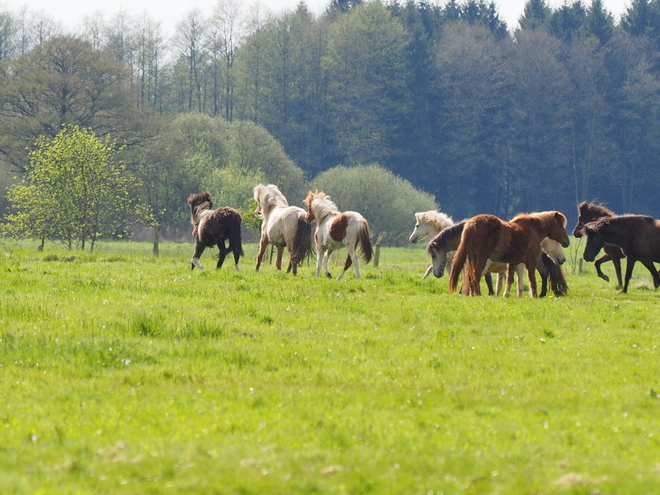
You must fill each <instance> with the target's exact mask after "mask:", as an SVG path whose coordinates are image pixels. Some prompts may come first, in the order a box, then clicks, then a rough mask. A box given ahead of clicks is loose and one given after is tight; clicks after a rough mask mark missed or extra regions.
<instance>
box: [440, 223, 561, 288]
mask: <svg viewBox="0 0 660 495" xmlns="http://www.w3.org/2000/svg"><path fill="white" fill-rule="evenodd" d="M544 237H549V238H550V239H553V240H555V241H557V242H559V243H560V244H561V245H562V246H563V247H568V245H569V242H570V241H569V239H568V234H567V233H566V217H565V216H564V215H563V214H562V213H560V212H558V211H545V212H541V213H530V214H523V215H517V216H516V217H514V218H513V219H512V220H511V221H510V222H505V221H504V220H501V219H499V218H498V217H496V216H494V215H487V214H486V215H477V216H476V217H473V218H471V219H469V220H467V221H466V223H465V226H464V227H463V234H462V235H461V243H460V245H459V246H458V250H457V251H456V255H455V257H454V262H453V264H452V269H451V273H450V276H449V290H450V291H451V292H454V291H455V290H456V285H457V284H458V276H459V274H460V272H461V270H463V267H464V266H465V269H464V271H465V275H464V276H465V278H466V280H465V283H466V285H467V293H468V294H469V295H480V294H481V291H480V289H479V279H480V278H481V274H482V273H483V270H484V268H485V266H486V263H487V262H488V259H491V260H492V261H498V262H500V263H507V264H508V265H509V267H508V276H507V284H511V283H513V274H514V272H515V270H516V265H518V264H519V263H523V264H524V265H525V268H527V275H528V278H529V286H530V294H531V297H537V290H536V276H535V272H536V264H537V261H538V257H539V254H540V253H541V241H542V240H543V238H544Z"/></svg>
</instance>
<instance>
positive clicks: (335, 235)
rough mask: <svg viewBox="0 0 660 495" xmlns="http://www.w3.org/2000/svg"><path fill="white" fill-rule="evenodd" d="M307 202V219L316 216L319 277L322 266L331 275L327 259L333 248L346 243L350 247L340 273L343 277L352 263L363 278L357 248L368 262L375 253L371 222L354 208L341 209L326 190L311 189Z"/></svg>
mask: <svg viewBox="0 0 660 495" xmlns="http://www.w3.org/2000/svg"><path fill="white" fill-rule="evenodd" d="M303 203H305V205H307V208H308V210H307V218H306V219H307V222H310V223H311V222H313V221H314V220H316V231H315V232H314V240H315V242H316V274H315V276H316V277H318V276H319V274H320V273H321V268H323V270H324V272H325V274H326V276H327V277H328V278H331V277H332V275H331V274H330V272H329V271H328V260H329V259H330V256H331V255H332V252H333V251H335V250H336V249H341V248H343V247H345V248H346V249H347V250H348V256H347V257H346V263H345V264H344V270H343V271H342V272H341V273H340V274H339V277H337V280H340V279H341V278H342V277H343V276H344V273H346V270H348V269H349V268H350V266H351V264H353V265H354V267H355V277H356V278H360V265H359V264H358V257H357V252H356V248H358V247H359V249H360V252H361V254H362V259H363V260H364V261H365V262H366V263H369V262H370V261H371V257H372V255H373V248H372V245H371V239H370V238H369V223H368V222H367V220H366V219H365V218H364V217H363V216H362V215H360V214H359V213H357V212H355V211H345V212H343V213H341V212H340V211H339V210H338V209H337V205H335V204H334V203H333V202H332V201H331V200H330V196H328V195H327V194H325V193H324V192H319V191H316V192H311V191H310V192H309V194H308V195H307V197H306V198H305V200H304V201H303Z"/></svg>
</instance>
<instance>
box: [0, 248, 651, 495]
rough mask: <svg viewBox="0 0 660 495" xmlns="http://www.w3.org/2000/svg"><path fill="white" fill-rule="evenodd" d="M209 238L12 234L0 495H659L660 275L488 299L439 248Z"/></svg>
mask: <svg viewBox="0 0 660 495" xmlns="http://www.w3.org/2000/svg"><path fill="white" fill-rule="evenodd" d="M245 248H246V254H247V257H246V261H245V262H244V263H245V264H248V261H249V260H250V259H254V256H255V255H256V250H257V246H256V245H246V246H245ZM192 249H193V247H192V244H190V243H186V244H179V243H164V244H163V246H162V255H161V258H159V259H154V258H152V256H151V247H150V245H148V244H145V243H135V242H125V243H106V242H103V241H101V242H99V245H98V247H97V249H95V251H94V252H93V253H89V252H84V253H79V254H78V255H77V256H76V258H75V259H71V257H70V253H68V252H66V251H62V250H56V249H53V248H52V246H48V247H47V249H46V251H45V252H43V253H37V252H36V251H35V250H34V249H33V248H32V246H31V245H30V244H27V243H17V242H14V241H7V240H5V241H0V295H1V297H0V349H1V350H2V352H1V353H0V365H1V366H0V369H1V370H2V375H1V379H0V410H2V415H0V431H1V432H2V433H1V439H2V448H1V449H0V477H1V478H2V480H3V484H2V488H3V493H9V494H19V493H21V494H22V493H72V494H73V493H116V494H132V495H147V494H154V493H170V492H171V493H244V494H257V493H268V494H271V493H272V494H284V493H286V494H309V493H323V494H337V493H355V494H357V493H378V494H385V495H390V494H392V495H394V494H396V495H399V494H403V493H411V492H414V493H429V492H431V491H433V493H434V494H436V493H438V492H442V493H451V494H456V493H466V494H472V495H477V494H494V493H499V494H510V495H528V494H532V493H556V494H564V493H566V494H592V493H608V494H615V493H616V494H646V493H649V494H650V493H654V492H655V491H656V489H657V486H658V483H659V481H660V479H659V476H660V474H659V473H658V469H657V463H658V458H659V457H660V445H659V444H658V442H657V436H658V431H660V415H658V407H659V406H660V403H659V402H658V395H659V394H658V391H660V379H659V377H658V372H657V371H658V359H659V358H660V342H658V340H659V337H658V335H657V332H656V328H657V321H658V318H660V305H659V304H658V302H660V301H659V299H660V294H659V293H658V292H654V291H653V290H652V288H651V289H650V290H648V289H647V290H643V289H642V288H643V287H648V286H650V287H652V285H650V277H649V275H648V273H645V272H644V271H639V270H638V271H636V273H635V277H634V279H633V280H634V284H633V285H634V287H631V289H630V291H629V293H628V294H620V293H618V291H617V290H616V289H615V288H614V285H613V284H607V283H605V282H603V281H602V280H600V279H598V278H597V277H596V276H595V274H594V273H593V269H592V268H591V267H590V266H587V268H586V269H587V272H586V273H583V274H568V283H569V286H570V288H571V290H570V293H569V295H568V296H567V297H564V298H561V299H555V298H552V297H551V298H547V299H542V300H530V299H528V298H525V299H522V300H519V299H517V298H509V299H504V298H494V297H481V298H467V297H463V296H460V295H458V294H448V293H447V288H446V287H447V286H446V280H444V279H440V280H436V279H427V280H420V276H421V274H422V273H423V271H424V268H425V266H426V263H427V258H426V255H425V253H424V251H423V249H421V248H416V249H403V248H384V249H383V250H382V255H381V265H380V267H379V268H375V267H373V266H371V265H367V266H366V267H365V268H364V277H363V278H362V279H360V280H355V279H352V278H347V279H345V280H342V281H336V280H326V279H320V278H314V277H312V273H313V267H311V266H309V267H305V266H303V267H301V270H300V272H299V275H298V276H297V277H291V276H286V275H285V274H283V273H279V272H276V271H275V270H261V271H260V272H258V273H256V272H254V270H249V269H244V270H242V271H241V272H234V271H233V270H220V271H215V270H207V271H206V270H205V271H194V272H192V273H191V272H190V271H189V267H188V260H189V257H190V254H191V253H192ZM206 255H207V254H205V256H206ZM342 262H343V261H342V260H339V259H338V260H337V263H342ZM606 269H607V268H606ZM610 270H611V268H610ZM610 273H611V272H610ZM631 473H633V474H632V475H631Z"/></svg>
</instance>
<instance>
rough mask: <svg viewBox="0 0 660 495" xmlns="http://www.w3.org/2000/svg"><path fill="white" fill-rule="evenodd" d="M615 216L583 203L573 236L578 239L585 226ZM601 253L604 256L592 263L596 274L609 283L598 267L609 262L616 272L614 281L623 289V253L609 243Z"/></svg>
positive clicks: (600, 206)
mask: <svg viewBox="0 0 660 495" xmlns="http://www.w3.org/2000/svg"><path fill="white" fill-rule="evenodd" d="M615 216H617V215H616V213H614V212H613V211H611V210H608V209H607V208H605V207H604V206H603V205H599V204H596V203H587V202H586V201H583V202H582V203H580V204H579V205H578V222H577V225H576V226H575V228H574V229H573V235H574V236H575V237H577V238H578V239H579V238H580V237H582V235H583V234H584V226H585V225H586V224H588V223H590V222H595V221H596V220H600V219H601V218H612V217H615ZM603 251H604V252H605V254H604V255H603V256H601V257H600V258H598V259H597V260H596V262H595V263H594V268H595V269H596V273H597V274H598V276H599V277H600V278H602V279H603V280H605V282H609V281H610V277H608V276H607V275H605V274H604V273H603V270H601V268H600V265H602V264H603V263H605V262H606V261H611V262H612V263H613V264H614V271H615V272H616V279H617V281H618V283H619V287H623V279H622V278H621V260H622V259H624V258H625V257H626V255H625V254H623V251H622V250H621V248H620V247H619V246H615V245H614V244H610V243H605V245H604V246H603Z"/></svg>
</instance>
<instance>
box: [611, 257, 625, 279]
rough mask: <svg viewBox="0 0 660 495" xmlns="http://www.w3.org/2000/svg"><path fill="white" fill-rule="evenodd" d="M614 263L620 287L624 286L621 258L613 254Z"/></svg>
mask: <svg viewBox="0 0 660 495" xmlns="http://www.w3.org/2000/svg"><path fill="white" fill-rule="evenodd" d="M612 263H613V264H614V271H615V272H616V279H617V281H618V282H619V287H623V280H622V278H621V258H617V257H616V256H612Z"/></svg>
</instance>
